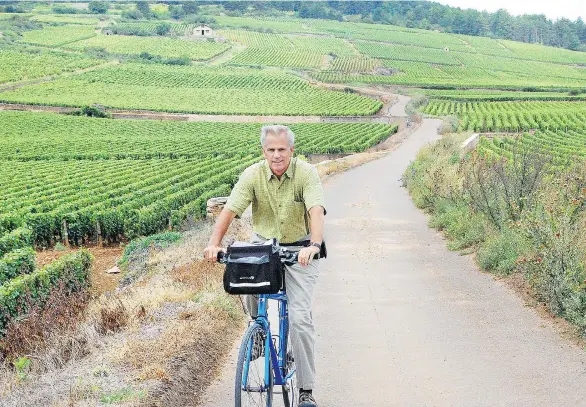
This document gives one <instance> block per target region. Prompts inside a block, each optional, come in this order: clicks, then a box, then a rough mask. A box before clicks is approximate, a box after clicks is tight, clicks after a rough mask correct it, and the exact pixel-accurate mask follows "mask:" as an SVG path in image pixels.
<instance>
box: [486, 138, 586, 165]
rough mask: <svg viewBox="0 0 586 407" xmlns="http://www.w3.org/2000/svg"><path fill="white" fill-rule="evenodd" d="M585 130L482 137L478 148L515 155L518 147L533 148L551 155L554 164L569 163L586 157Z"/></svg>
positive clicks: (502, 154)
mask: <svg viewBox="0 0 586 407" xmlns="http://www.w3.org/2000/svg"><path fill="white" fill-rule="evenodd" d="M585 139H586V131H585V130H579V131H574V130H568V131H551V130H544V131H536V132H535V133H534V134H529V133H525V134H523V135H521V136H518V137H511V136H502V137H498V136H494V137H481V138H480V142H479V144H478V150H479V151H480V152H481V153H483V154H485V155H489V156H496V157H509V158H510V157H512V156H513V154H514V153H515V152H516V151H531V152H534V153H535V154H546V155H547V156H551V157H552V159H553V162H554V164H556V165H560V166H566V165H571V164H575V163H577V162H583V161H584V159H585V158H586V143H584V140H585Z"/></svg>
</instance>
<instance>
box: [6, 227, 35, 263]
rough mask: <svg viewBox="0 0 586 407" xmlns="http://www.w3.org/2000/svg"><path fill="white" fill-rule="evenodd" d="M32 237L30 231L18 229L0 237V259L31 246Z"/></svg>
mask: <svg viewBox="0 0 586 407" xmlns="http://www.w3.org/2000/svg"><path fill="white" fill-rule="evenodd" d="M32 243H33V236H32V232H31V230H30V229H27V228H18V229H15V230H13V231H12V232H8V233H6V234H5V235H2V236H0V257H2V256H4V255H5V254H6V253H8V252H11V251H13V250H16V249H21V248H23V247H27V246H32Z"/></svg>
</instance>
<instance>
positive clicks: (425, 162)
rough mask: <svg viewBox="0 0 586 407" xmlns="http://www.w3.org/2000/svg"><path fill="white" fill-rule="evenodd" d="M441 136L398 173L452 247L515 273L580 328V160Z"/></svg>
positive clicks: (585, 313)
mask: <svg viewBox="0 0 586 407" xmlns="http://www.w3.org/2000/svg"><path fill="white" fill-rule="evenodd" d="M463 139H464V136H461V135H458V136H446V137H444V138H443V139H442V140H440V141H439V142H437V143H435V144H433V145H430V146H428V147H426V148H424V149H422V150H421V152H420V153H419V154H418V156H417V158H416V160H415V161H414V162H412V163H411V165H410V166H409V168H408V169H407V171H406V172H405V174H404V183H405V186H406V187H407V188H408V190H409V192H410V194H411V196H412V199H413V201H414V202H415V204H416V205H417V206H418V207H419V208H421V209H423V210H425V211H426V212H428V213H429V214H430V215H431V217H430V226H432V227H434V228H436V229H438V230H442V231H443V232H444V233H445V236H446V237H447V238H448V247H449V248H450V249H451V250H461V251H463V253H472V252H476V259H477V262H478V264H479V266H480V267H481V268H482V269H483V270H485V271H489V272H492V273H496V274H500V275H508V274H512V273H520V274H522V275H523V276H524V277H525V278H526V280H527V282H528V284H529V285H530V287H531V288H532V291H533V294H534V296H535V297H536V299H537V300H538V301H540V302H542V303H544V304H546V305H547V307H548V308H549V310H550V311H551V312H552V313H553V314H555V315H557V316H560V317H563V318H565V319H567V320H568V321H570V322H571V323H573V324H575V325H576V326H578V327H579V328H580V331H581V333H582V334H583V335H584V329H585V328H586V271H585V268H584V264H585V260H586V256H585V253H586V247H585V237H586V236H585V235H586V229H585V227H584V226H585V223H586V213H585V212H586V202H585V198H586V164H584V163H580V164H576V165H575V166H574V167H572V168H568V167H556V166H554V165H552V164H551V158H550V157H548V156H547V155H544V154H539V155H536V154H533V153H532V152H530V151H528V150H526V149H524V148H523V146H521V145H519V148H518V149H517V150H516V151H515V153H514V154H513V155H512V157H509V158H495V157H486V156H483V155H481V154H478V153H477V152H475V151H465V150H463V149H462V147H461V143H462V140H463Z"/></svg>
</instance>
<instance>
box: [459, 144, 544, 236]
mask: <svg viewBox="0 0 586 407" xmlns="http://www.w3.org/2000/svg"><path fill="white" fill-rule="evenodd" d="M550 161H551V160H550V158H547V157H544V156H541V155H536V154H534V153H532V152H531V151H529V150H527V149H525V148H524V149H519V150H516V151H514V153H513V155H512V157H510V158H499V159H496V160H495V159H487V158H485V157H482V156H480V155H478V154H474V155H473V156H472V158H471V159H470V160H469V161H468V162H467V165H466V167H465V171H464V172H465V180H464V192H465V194H466V197H467V199H468V201H469V202H470V204H471V205H472V206H473V208H474V209H475V210H476V211H478V212H481V213H483V214H484V215H485V216H486V217H487V219H489V220H490V221H491V222H492V223H493V224H494V225H495V226H496V227H497V228H498V229H503V227H504V226H505V225H506V224H507V222H508V221H518V220H519V219H520V218H521V216H522V214H523V213H524V212H525V211H530V210H531V209H532V208H534V206H535V204H536V202H537V198H538V192H539V188H540V186H541V184H542V182H543V179H544V176H545V175H546V171H547V169H548V168H549V162H550Z"/></svg>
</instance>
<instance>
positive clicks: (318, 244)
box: [309, 242, 321, 249]
mask: <svg viewBox="0 0 586 407" xmlns="http://www.w3.org/2000/svg"><path fill="white" fill-rule="evenodd" d="M309 245H310V246H315V247H317V248H318V249H321V243H318V242H311V243H310V244H309Z"/></svg>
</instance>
